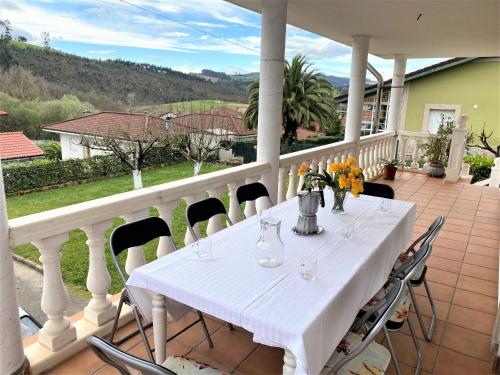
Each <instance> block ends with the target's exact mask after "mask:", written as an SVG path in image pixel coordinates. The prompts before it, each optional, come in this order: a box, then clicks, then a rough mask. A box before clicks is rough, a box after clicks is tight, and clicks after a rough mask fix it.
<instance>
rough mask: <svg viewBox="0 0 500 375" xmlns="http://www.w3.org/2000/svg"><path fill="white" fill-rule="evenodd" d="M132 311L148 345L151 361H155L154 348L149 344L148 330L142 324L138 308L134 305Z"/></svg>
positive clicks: (145, 343)
mask: <svg viewBox="0 0 500 375" xmlns="http://www.w3.org/2000/svg"><path fill="white" fill-rule="evenodd" d="M132 311H133V314H134V318H135V321H136V322H137V326H138V327H139V332H140V333H141V337H142V341H143V342H144V346H145V347H146V351H147V352H148V357H149V360H150V361H151V363H155V358H154V356H153V350H152V349H151V346H150V345H149V341H148V337H147V336H146V332H145V331H144V327H143V325H142V321H141V317H140V316H139V313H138V312H137V308H136V307H135V306H133V307H132Z"/></svg>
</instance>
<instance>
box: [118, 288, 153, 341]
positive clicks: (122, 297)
mask: <svg viewBox="0 0 500 375" xmlns="http://www.w3.org/2000/svg"><path fill="white" fill-rule="evenodd" d="M126 297H127V295H126V292H125V291H123V292H122V295H121V296H120V302H119V303H118V309H117V310H116V316H115V320H114V322H113V328H112V329H111V334H110V335H109V342H110V343H111V344H113V345H121V344H123V343H124V342H125V341H127V340H128V339H130V338H132V337H134V336H135V335H137V334H138V333H140V329H136V330H135V331H132V332H130V333H129V334H128V335H125V336H123V337H120V338H119V339H117V340H115V339H114V338H115V334H116V330H117V329H118V322H119V320H120V314H121V312H122V309H123V304H124V301H125V298H126ZM152 326H153V323H148V324H146V325H144V326H143V325H142V323H141V325H140V327H141V328H142V329H148V328H150V327H152Z"/></svg>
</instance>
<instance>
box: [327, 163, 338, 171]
mask: <svg viewBox="0 0 500 375" xmlns="http://www.w3.org/2000/svg"><path fill="white" fill-rule="evenodd" d="M338 170H339V164H338V163H331V164H330V165H329V166H328V172H329V173H330V174H331V173H334V172H338Z"/></svg>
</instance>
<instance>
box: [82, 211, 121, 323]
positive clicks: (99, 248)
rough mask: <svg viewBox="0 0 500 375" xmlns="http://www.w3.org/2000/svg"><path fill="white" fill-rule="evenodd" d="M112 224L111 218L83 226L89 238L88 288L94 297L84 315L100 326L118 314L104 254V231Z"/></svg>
mask: <svg viewBox="0 0 500 375" xmlns="http://www.w3.org/2000/svg"><path fill="white" fill-rule="evenodd" d="M112 224H113V222H112V221H111V220H105V221H101V222H99V223H96V224H91V225H88V226H85V227H83V228H82V229H83V231H84V232H85V233H86V234H87V238H88V239H87V246H88V248H89V271H88V275H87V289H88V290H89V291H90V292H91V293H92V298H91V299H90V301H89V304H88V305H87V307H85V310H84V317H85V319H87V320H88V321H89V322H91V323H93V324H94V325H96V326H98V327H99V326H102V325H103V324H104V323H107V322H109V321H110V320H112V319H113V318H114V316H115V314H116V306H114V305H113V304H112V303H111V297H110V296H108V289H109V287H110V285H111V277H110V276H109V272H108V268H107V266H106V256H105V254H104V233H105V232H106V230H108V229H109V228H111V226H112Z"/></svg>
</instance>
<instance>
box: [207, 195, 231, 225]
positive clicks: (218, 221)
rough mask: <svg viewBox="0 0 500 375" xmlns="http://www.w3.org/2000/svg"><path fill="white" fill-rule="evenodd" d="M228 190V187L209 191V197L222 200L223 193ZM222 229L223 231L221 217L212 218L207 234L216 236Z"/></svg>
mask: <svg viewBox="0 0 500 375" xmlns="http://www.w3.org/2000/svg"><path fill="white" fill-rule="evenodd" d="M226 189H227V187H226V186H224V187H218V188H214V189H210V190H208V195H210V197H213V198H217V199H220V197H221V195H222V193H223V192H225V191H226ZM221 229H222V223H221V218H220V216H219V215H215V216H212V217H211V218H210V219H209V220H208V225H207V234H214V233H216V232H218V231H220V230H221Z"/></svg>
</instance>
